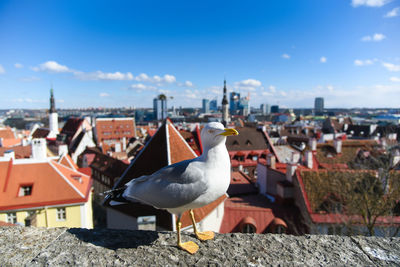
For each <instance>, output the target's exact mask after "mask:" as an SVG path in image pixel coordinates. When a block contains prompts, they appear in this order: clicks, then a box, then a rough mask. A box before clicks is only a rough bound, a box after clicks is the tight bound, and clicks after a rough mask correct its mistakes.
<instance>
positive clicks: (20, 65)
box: [14, 63, 24, 69]
mask: <svg viewBox="0 0 400 267" xmlns="http://www.w3.org/2000/svg"><path fill="white" fill-rule="evenodd" d="M14 67H16V68H17V69H22V68H23V67H24V65H22V64H21V63H15V64H14Z"/></svg>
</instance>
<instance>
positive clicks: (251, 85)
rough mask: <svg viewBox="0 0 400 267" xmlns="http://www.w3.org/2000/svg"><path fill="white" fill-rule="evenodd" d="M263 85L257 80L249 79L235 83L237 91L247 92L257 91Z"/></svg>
mask: <svg viewBox="0 0 400 267" xmlns="http://www.w3.org/2000/svg"><path fill="white" fill-rule="evenodd" d="M261 85H262V83H261V82H260V81H259V80H255V79H247V80H243V81H240V82H235V83H234V88H235V89H241V90H247V91H255V90H256V88H257V87H260V86H261Z"/></svg>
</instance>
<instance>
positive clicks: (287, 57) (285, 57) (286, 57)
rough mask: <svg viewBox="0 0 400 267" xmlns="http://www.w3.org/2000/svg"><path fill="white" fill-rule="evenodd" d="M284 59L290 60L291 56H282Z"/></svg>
mask: <svg viewBox="0 0 400 267" xmlns="http://www.w3.org/2000/svg"><path fill="white" fill-rule="evenodd" d="M282 58H284V59H289V58H290V55H288V54H283V55H282Z"/></svg>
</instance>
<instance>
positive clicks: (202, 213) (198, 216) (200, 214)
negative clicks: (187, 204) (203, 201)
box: [181, 195, 228, 227]
mask: <svg viewBox="0 0 400 267" xmlns="http://www.w3.org/2000/svg"><path fill="white" fill-rule="evenodd" d="M227 198H228V197H227V196H226V195H223V196H221V197H220V198H218V199H217V200H215V201H214V202H211V203H210V204H208V205H206V206H204V207H201V208H198V209H194V210H193V212H194V218H195V220H196V222H201V221H202V220H203V219H204V218H205V217H207V215H208V214H210V212H212V211H213V210H214V209H215V208H216V207H218V205H219V204H221V203H222V202H224V201H225V200H226V199H227ZM181 223H182V227H186V226H189V225H192V220H191V219H190V215H189V211H185V212H184V213H183V214H182V218H181Z"/></svg>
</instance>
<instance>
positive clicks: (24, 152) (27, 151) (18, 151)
mask: <svg viewBox="0 0 400 267" xmlns="http://www.w3.org/2000/svg"><path fill="white" fill-rule="evenodd" d="M7 150H12V151H14V153H15V158H16V159H23V158H29V157H30V156H31V154H32V148H31V146H14V147H0V157H1V156H3V155H4V152H5V151H7Z"/></svg>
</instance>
